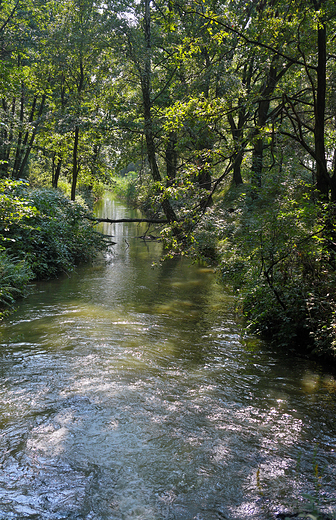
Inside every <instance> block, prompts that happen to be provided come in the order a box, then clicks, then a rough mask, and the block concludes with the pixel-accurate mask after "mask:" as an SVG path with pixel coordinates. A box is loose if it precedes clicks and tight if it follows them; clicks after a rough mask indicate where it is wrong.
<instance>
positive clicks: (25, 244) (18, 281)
mask: <svg viewBox="0 0 336 520" xmlns="http://www.w3.org/2000/svg"><path fill="white" fill-rule="evenodd" d="M88 215H89V211H88V208H87V207H86V206H85V204H84V203H82V204H80V203H78V202H72V201H70V200H69V199H68V198H67V197H66V196H65V195H63V194H62V193H61V192H60V191H58V190H53V189H43V188H41V189H33V190H31V189H29V187H28V186H27V183H25V182H17V181H8V180H1V181H0V253H1V256H0V270H1V273H0V274H1V275H2V276H1V284H0V309H1V312H2V314H3V312H4V310H3V309H5V308H10V307H12V305H13V303H14V301H15V299H16V298H17V297H19V296H20V295H22V294H24V288H25V286H26V284H27V283H28V281H29V280H30V279H42V278H44V279H45V278H51V277H55V276H57V275H58V274H60V273H62V272H69V271H72V270H73V268H74V266H75V265H76V264H78V263H80V262H87V261H90V260H92V259H94V258H95V257H96V256H97V255H98V254H99V253H100V252H103V251H105V250H106V247H107V246H106V243H105V240H104V237H103V236H102V235H100V234H99V233H98V232H96V231H95V230H94V228H93V225H92V223H91V222H90V221H89V220H88V219H87V218H86V217H87V216H88Z"/></svg>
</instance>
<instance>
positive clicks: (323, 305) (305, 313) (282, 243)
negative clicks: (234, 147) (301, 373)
mask: <svg viewBox="0 0 336 520" xmlns="http://www.w3.org/2000/svg"><path fill="white" fill-rule="evenodd" d="M282 175H283V174H282ZM132 186H133V188H132V197H133V202H136V201H137V202H138V204H139V205H140V207H141V208H142V209H143V210H144V211H145V212H146V213H147V214H148V213H149V214H151V213H152V207H151V205H150V201H153V193H152V192H150V190H149V189H148V188H147V186H146V184H144V183H142V184H141V185H140V184H138V185H136V184H135V181H134V179H132ZM125 187H128V183H127V182H125ZM155 202H156V207H157V201H155ZM174 204H175V209H176V211H177V212H179V214H181V208H182V209H183V211H184V213H185V214H184V221H183V222H182V224H179V225H180V230H181V233H180V240H179V238H178V237H177V236H176V234H175V235H174V233H173V232H172V227H169V226H168V227H167V226H166V227H165V229H163V230H162V236H163V239H164V241H165V245H166V247H167V251H168V253H167V254H168V256H169V255H172V254H187V255H189V256H191V257H192V258H194V259H195V260H203V261H206V262H208V263H211V264H212V265H214V266H216V267H217V271H218V275H219V278H220V279H221V281H222V282H223V284H226V285H227V286H230V287H231V288H232V287H233V289H234V290H235V291H236V294H237V296H238V302H239V308H240V309H241V313H242V315H243V317H244V319H245V323H246V327H247V328H248V329H249V330H250V331H251V332H254V333H258V334H260V335H262V336H264V337H267V338H268V339H269V340H270V341H272V342H273V343H274V344H275V345H276V346H277V347H278V348H280V349H284V350H286V349H287V350H288V349H291V350H296V351H300V352H301V353H302V354H303V355H308V356H316V357H321V358H327V359H332V361H333V362H335V359H336V358H335V356H336V270H335V269H336V227H335V222H336V218H335V215H336V206H335V205H334V204H331V203H329V204H322V203H321V202H318V198H317V197H316V194H314V192H313V191H312V189H311V186H310V185H309V184H308V183H305V182H304V180H302V179H301V180H297V179H293V178H291V177H290V176H288V178H287V179H286V182H283V178H282V181H281V182H280V179H278V178H276V177H275V176H274V177H271V176H269V177H268V179H267V180H266V181H265V184H264V186H263V188H261V189H260V190H258V193H256V192H255V191H254V190H253V189H251V186H250V185H249V184H243V185H241V186H239V187H237V188H235V187H232V186H227V187H226V189H225V190H224V191H223V192H221V193H219V194H218V195H217V198H216V199H215V200H214V203H213V204H212V206H211V207H210V208H207V210H206V212H205V214H204V215H203V216H202V217H201V215H200V212H198V213H197V212H195V211H192V210H191V209H189V210H188V204H189V208H191V207H192V206H194V207H197V200H196V201H195V199H194V200H193V195H192V194H190V191H188V193H187V192H186V190H184V191H183V190H182V191H181V193H180V195H179V196H178V197H176V200H175V202H174ZM186 208H187V209H186Z"/></svg>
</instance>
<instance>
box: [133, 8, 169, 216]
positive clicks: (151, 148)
mask: <svg viewBox="0 0 336 520" xmlns="http://www.w3.org/2000/svg"><path fill="white" fill-rule="evenodd" d="M149 4H150V0H145V15H144V34H145V42H146V52H145V58H144V68H143V71H142V74H141V90H142V100H143V109H144V123H145V137H146V145H147V157H148V162H149V167H150V171H151V174H152V177H153V179H154V181H155V182H158V183H160V184H161V182H162V179H161V175H160V172H159V168H158V165H157V161H156V154H155V151H156V150H155V143H154V137H153V122H152V115H151V99H150V90H151V32H150V5H149ZM162 208H163V211H164V213H165V215H166V217H167V220H168V221H169V222H174V221H176V220H177V218H176V215H175V212H174V210H173V208H172V207H171V205H170V202H169V200H168V199H166V198H163V200H162Z"/></svg>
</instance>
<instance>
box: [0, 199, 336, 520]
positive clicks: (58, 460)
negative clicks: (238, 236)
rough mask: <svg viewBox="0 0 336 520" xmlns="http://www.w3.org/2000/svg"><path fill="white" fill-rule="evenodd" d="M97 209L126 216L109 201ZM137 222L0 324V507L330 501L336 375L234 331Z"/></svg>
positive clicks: (208, 274) (204, 280)
mask: <svg viewBox="0 0 336 520" xmlns="http://www.w3.org/2000/svg"><path fill="white" fill-rule="evenodd" d="M98 211H99V213H100V215H104V216H106V217H110V218H118V217H119V218H120V217H125V216H126V217H127V216H132V215H134V212H133V211H131V210H130V209H127V208H125V207H124V206H123V205H122V204H120V203H118V202H114V201H113V200H110V199H108V198H107V199H106V200H105V201H104V202H103V203H102V205H101V207H100V208H98ZM145 231H146V225H143V224H141V225H137V224H116V225H105V226H104V232H105V233H107V234H113V235H114V238H113V239H112V240H114V241H115V242H116V245H115V246H113V247H112V248H111V251H110V253H109V255H108V258H107V262H105V261H98V262H96V263H95V265H93V266H84V267H80V268H78V269H77V270H76V272H75V273H74V274H73V275H72V276H71V277H66V276H65V277H62V278H60V279H58V280H53V281H48V282H43V283H38V284H36V286H35V287H34V290H33V293H32V295H31V296H30V297H29V298H27V299H26V300H23V301H22V302H21V303H20V305H19V308H18V311H17V312H16V313H15V314H14V315H12V316H11V318H10V319H7V320H6V321H5V322H3V323H2V324H1V332H0V343H1V350H0V360H1V362H0V367H1V379H0V383H1V389H0V392H1V401H0V406H1V416H0V419H1V423H0V443H1V459H0V463H1V472H0V519H4V520H7V519H26V518H28V519H42V520H50V519H52V520H54V519H55V520H56V519H72V520H75V519H77V520H80V519H81V520H84V519H85V520H129V519H134V520H192V519H194V520H218V519H219V520H223V519H227V520H233V519H237V520H246V519H251V520H254V519H258V520H266V519H271V518H274V514H275V513H277V512H281V511H285V510H288V511H289V510H291V511H297V510H298V509H302V508H303V509H307V507H306V506H305V505H304V504H305V503H306V502H307V499H305V498H304V496H303V494H304V493H308V494H309V495H311V496H312V497H315V498H314V499H316V500H317V501H318V503H319V506H320V507H322V508H323V509H324V510H326V511H331V509H333V508H334V509H335V507H336V498H335V482H336V451H335V449H336V440H335V439H336V425H335V411H336V382H335V379H334V378H333V377H332V376H331V375H328V374H326V373H325V372H323V371H322V369H321V368H320V367H319V366H318V365H316V364H314V363H312V362H309V361H304V360H302V359H299V358H297V357H295V356H293V355H284V354H283V353H281V350H280V349H278V350H277V349H272V348H270V347H269V346H268V345H267V344H264V343H262V342H261V341H259V340H257V339H256V338H253V337H248V336H246V335H245V334H244V332H243V330H242V327H241V325H240V324H239V322H238V321H237V319H236V317H235V313H234V298H233V296H232V295H230V294H227V293H225V292H224V291H223V288H222V287H221V286H220V285H219V284H218V283H217V281H216V277H215V276H214V274H213V272H212V270H211V269H209V268H205V267H202V266H198V265H193V264H191V263H190V262H188V261H187V260H186V259H183V258H182V259H181V258H173V259H171V260H168V261H166V262H164V263H163V264H162V265H160V264H158V265H156V266H155V267H153V266H152V264H153V263H155V262H159V260H160V256H161V244H160V243H159V242H144V241H143V240H141V239H139V238H137V237H138V236H139V235H142V234H143V233H144V232H145Z"/></svg>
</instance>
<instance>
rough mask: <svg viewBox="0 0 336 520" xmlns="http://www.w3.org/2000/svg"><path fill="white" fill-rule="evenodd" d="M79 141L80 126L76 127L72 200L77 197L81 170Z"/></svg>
mask: <svg viewBox="0 0 336 520" xmlns="http://www.w3.org/2000/svg"><path fill="white" fill-rule="evenodd" d="M78 141H79V127H78V126H76V127H75V139H74V146H73V153H72V184H71V200H75V199H76V185H77V176H78V172H79V165H78Z"/></svg>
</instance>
